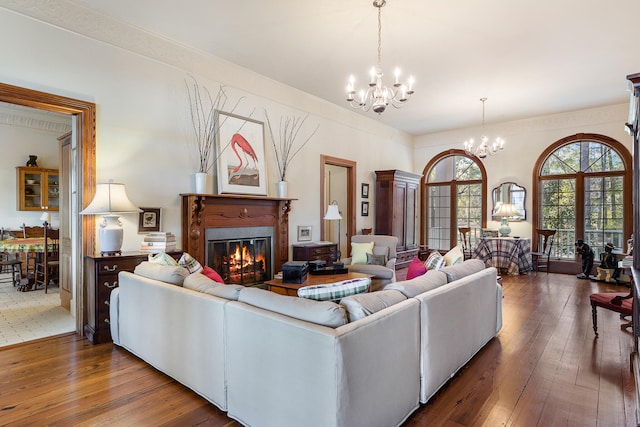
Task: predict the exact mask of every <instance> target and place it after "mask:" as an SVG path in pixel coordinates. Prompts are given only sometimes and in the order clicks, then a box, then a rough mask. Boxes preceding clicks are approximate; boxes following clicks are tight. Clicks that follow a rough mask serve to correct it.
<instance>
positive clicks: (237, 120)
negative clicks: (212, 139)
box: [216, 111, 268, 196]
mask: <svg viewBox="0 0 640 427" xmlns="http://www.w3.org/2000/svg"><path fill="white" fill-rule="evenodd" d="M216 124H217V126H218V127H217V135H216V150H217V159H218V161H217V171H216V180H217V182H218V193H219V194H223V193H231V194H254V195H258V196H266V195H267V188H268V186H267V162H266V159H265V147H264V123H262V122H259V121H257V120H253V119H250V118H246V117H241V116H237V115H235V114H231V113H225V112H223V111H216Z"/></svg>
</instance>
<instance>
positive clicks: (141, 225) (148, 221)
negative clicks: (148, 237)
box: [138, 208, 162, 233]
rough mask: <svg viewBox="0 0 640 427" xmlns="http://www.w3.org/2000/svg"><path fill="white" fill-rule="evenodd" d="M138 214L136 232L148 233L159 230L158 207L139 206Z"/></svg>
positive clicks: (159, 213) (159, 212) (159, 211)
mask: <svg viewBox="0 0 640 427" xmlns="http://www.w3.org/2000/svg"><path fill="white" fill-rule="evenodd" d="M140 209H141V210H142V212H140V214H139V215H138V233H150V232H152V231H160V219H161V218H160V215H161V212H162V210H161V209H160V208H140Z"/></svg>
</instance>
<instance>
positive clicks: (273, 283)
mask: <svg viewBox="0 0 640 427" xmlns="http://www.w3.org/2000/svg"><path fill="white" fill-rule="evenodd" d="M367 277H369V278H371V277H373V274H364V273H352V272H348V273H344V274H318V275H313V274H307V280H305V281H304V282H303V283H282V279H272V280H268V281H266V282H264V284H265V285H267V286H268V287H267V290H269V291H271V292H275V293H277V294H282V295H288V296H292V297H297V296H298V289H300V288H302V287H303V286H315V285H328V284H330V283H337V282H342V281H343V280H352V279H364V278H367Z"/></svg>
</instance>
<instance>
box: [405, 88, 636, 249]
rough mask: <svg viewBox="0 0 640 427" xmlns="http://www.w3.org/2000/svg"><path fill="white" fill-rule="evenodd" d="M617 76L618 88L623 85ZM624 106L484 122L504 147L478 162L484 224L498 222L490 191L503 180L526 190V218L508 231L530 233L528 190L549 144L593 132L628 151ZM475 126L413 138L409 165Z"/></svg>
mask: <svg viewBox="0 0 640 427" xmlns="http://www.w3.org/2000/svg"><path fill="white" fill-rule="evenodd" d="M624 83H625V82H624V79H623V78H621V83H620V85H621V86H624ZM628 114H629V105H628V104H620V105H613V106H607V107H601V108H594V109H589V110H581V111H574V112H569V113H562V114H555V115H551V116H544V117H535V118H530V119H526V120H518V121H512V122H505V123H498V124H493V125H487V126H486V132H485V133H486V135H487V136H488V137H489V138H491V137H496V136H501V137H503V138H504V139H505V140H506V144H505V148H504V150H503V151H500V152H499V153H498V154H496V155H494V156H489V157H487V158H486V159H485V160H484V166H485V168H486V170H487V191H488V193H489V194H488V195H487V197H488V199H487V200H488V206H487V226H488V227H490V228H498V226H499V224H500V223H499V222H498V221H492V220H491V208H492V205H491V190H492V189H493V188H494V187H496V186H498V184H500V183H502V182H504V181H514V182H516V183H518V184H519V185H521V186H524V188H526V190H527V200H526V208H527V220H526V221H522V222H512V223H510V224H509V225H510V227H511V230H512V232H511V234H513V235H518V236H524V237H531V231H532V225H531V218H532V207H533V200H534V197H536V195H534V194H532V189H533V185H532V183H533V181H532V180H533V167H534V165H535V163H536V161H537V159H538V158H539V156H540V155H541V154H542V152H543V151H544V150H545V149H546V148H547V147H548V146H549V145H550V144H552V143H554V142H556V141H557V140H559V139H562V138H564V137H566V136H570V135H575V134H577V133H597V134H602V135H606V136H608V137H611V138H613V139H615V140H617V141H618V142H620V143H622V144H623V145H624V146H625V147H627V149H629V151H631V137H630V136H629V135H628V134H627V133H626V132H625V127H624V123H625V122H626V120H627V117H628ZM480 131H481V129H480V127H474V128H468V129H459V130H455V131H451V132H442V133H437V134H430V135H423V136H420V137H416V139H415V142H416V145H415V158H414V166H413V167H414V169H415V171H416V172H418V173H422V172H423V170H424V168H425V166H426V164H427V163H428V162H429V160H430V159H431V158H432V157H433V156H435V155H436V154H438V153H440V152H442V151H445V150H449V149H451V148H458V149H463V142H464V141H465V140H466V139H468V138H471V137H473V138H475V139H477V138H478V137H479V135H480V133H481V132H480Z"/></svg>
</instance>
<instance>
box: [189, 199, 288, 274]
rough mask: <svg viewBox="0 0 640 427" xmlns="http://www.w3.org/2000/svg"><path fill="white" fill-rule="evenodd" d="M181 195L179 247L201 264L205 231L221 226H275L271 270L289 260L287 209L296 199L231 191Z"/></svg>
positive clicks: (203, 257) (277, 268)
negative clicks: (180, 242)
mask: <svg viewBox="0 0 640 427" xmlns="http://www.w3.org/2000/svg"><path fill="white" fill-rule="evenodd" d="M180 197H181V198H182V249H183V250H184V251H185V252H188V253H189V254H190V255H192V256H193V257H194V258H196V259H197V260H198V261H199V262H200V263H201V264H202V265H205V264H206V259H205V245H206V241H205V235H206V233H205V230H206V229H207V228H223V227H225V228H226V227H261V226H270V227H274V235H275V238H274V242H273V249H274V260H273V261H274V269H275V271H280V270H282V264H283V263H284V262H287V261H288V260H289V211H290V210H291V202H292V201H293V200H297V199H289V198H286V199H280V198H275V197H261V196H244V195H234V194H195V193H187V194H180Z"/></svg>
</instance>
